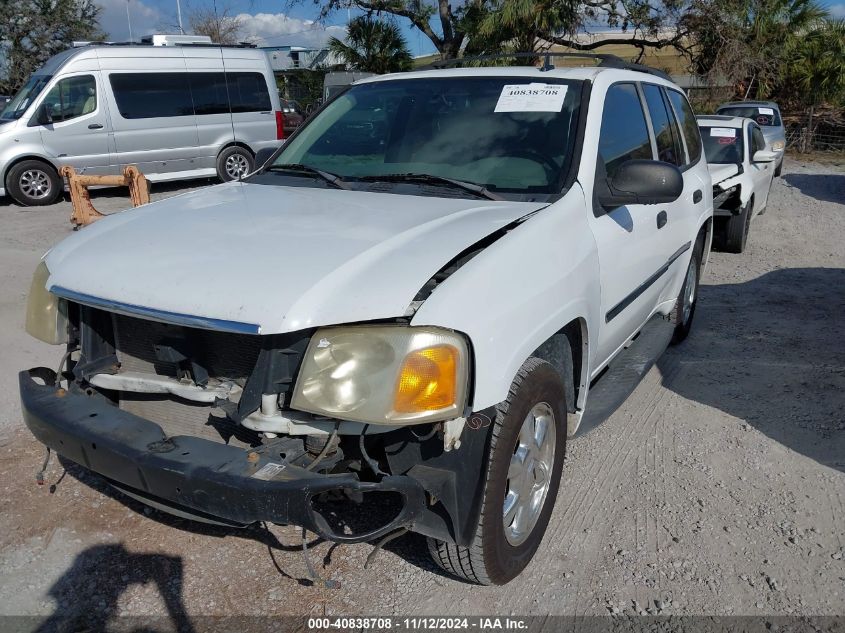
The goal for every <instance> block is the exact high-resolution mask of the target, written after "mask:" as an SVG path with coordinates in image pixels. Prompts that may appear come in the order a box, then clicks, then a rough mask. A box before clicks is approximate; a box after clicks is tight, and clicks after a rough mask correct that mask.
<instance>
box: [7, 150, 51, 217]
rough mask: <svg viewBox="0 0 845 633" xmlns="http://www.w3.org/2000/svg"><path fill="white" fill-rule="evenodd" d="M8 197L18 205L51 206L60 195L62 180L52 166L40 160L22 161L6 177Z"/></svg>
mask: <svg viewBox="0 0 845 633" xmlns="http://www.w3.org/2000/svg"><path fill="white" fill-rule="evenodd" d="M6 188H7V190H8V192H9V195H10V196H11V197H12V198H13V199H14V201H15V202H17V203H18V204H20V205H23V206H25V207H38V206H44V205H47V204H53V203H54V202H55V201H56V200H57V199H58V197H59V196H60V195H61V194H62V180H61V178H59V174H58V173H56V170H55V169H53V166H52V165H50V164H48V163H45V162H43V161H40V160H22V161H21V162H19V163H17V164H15V165H13V166H12V168H11V169H9V173H8V174H7V175H6Z"/></svg>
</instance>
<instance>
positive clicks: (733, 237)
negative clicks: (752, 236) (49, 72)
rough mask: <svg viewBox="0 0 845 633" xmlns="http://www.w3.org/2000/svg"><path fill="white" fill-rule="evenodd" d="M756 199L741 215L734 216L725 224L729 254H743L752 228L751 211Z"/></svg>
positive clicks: (726, 246) (751, 201)
mask: <svg viewBox="0 0 845 633" xmlns="http://www.w3.org/2000/svg"><path fill="white" fill-rule="evenodd" d="M753 207H754V198H751V199H750V200H749V201H748V204H746V205H745V206H744V207H742V211H740V213H739V215H732V216H731V217H730V218H728V222H727V224H725V250H726V251H728V252H729V253H741V252H742V251H744V250H745V244H746V242H747V241H748V229H749V228H750V226H751V209H752V208H753Z"/></svg>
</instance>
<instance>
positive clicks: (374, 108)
mask: <svg viewBox="0 0 845 633" xmlns="http://www.w3.org/2000/svg"><path fill="white" fill-rule="evenodd" d="M532 80H533V81H532ZM580 96H581V82H579V81H565V80H554V79H550V80H547V81H544V82H542V83H540V82H537V80H536V79H534V78H529V77H449V78H425V79H397V80H391V81H379V82H373V83H365V84H360V85H356V86H352V87H351V88H350V89H349V90H348V91H347V92H346V93H345V94H343V95H341V96H340V97H338V98H337V99H335V100H334V101H333V102H331V103H330V104H329V105H328V106H326V107H325V108H324V109H323V110H322V111H321V112H320V113H319V114H318V115H317V116H316V117H315V118H314V119H313V120H312V121H311V122H310V123H308V124H307V125H306V127H305V128H304V129H302V130H301V131H300V132H299V133H298V134H297V136H296V137H295V138H293V139H291V140H290V141H289V142H288V143H287V144H285V146H284V149H283V150H282V152H281V153H280V154H279V156H278V157H277V158H276V160H275V162H274V166H276V167H280V166H283V165H303V166H306V167H309V168H312V169H318V170H321V171H323V172H327V173H330V174H334V175H337V176H339V177H340V178H342V179H344V180H345V181H349V182H350V183H352V184H354V188H355V189H367V188H373V187H374V188H377V189H378V190H380V191H384V190H385V186H386V185H385V182H386V181H390V182H396V181H397V180H401V178H397V177H399V176H410V175H414V176H415V177H416V179H414V180H413V182H416V183H417V184H418V186H417V189H418V190H419V189H420V188H423V189H424V188H426V187H429V188H430V186H432V185H435V186H437V185H438V183H437V181H436V179H444V178H448V179H452V180H456V181H461V182H462V183H471V184H473V185H480V186H481V187H483V188H485V189H487V190H490V191H496V192H499V193H503V192H504V193H510V194H519V195H531V196H533V195H534V194H541V195H542V194H554V193H558V192H559V191H560V189H561V185H562V180H563V177H564V176H565V174H566V173H567V171H568V169H569V164H570V161H571V158H572V153H573V146H574V143H575V131H576V128H577V121H578V110H579V104H580ZM272 169H273V168H272V167H271V170H272ZM278 173H282V172H278ZM381 176H391V177H392V178H390V179H387V180H386V181H381V180H380V179H379V177H381ZM420 176H433V177H435V178H428V179H425V178H420ZM362 179H363V180H362ZM409 180H411V179H409ZM406 184H407V183H406ZM440 185H448V183H445V182H443V181H442V180H441V181H440ZM411 193H421V191H412V192H411ZM429 195H431V194H429ZM464 195H471V194H467V193H466V192H465V194H464Z"/></svg>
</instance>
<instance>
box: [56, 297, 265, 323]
mask: <svg viewBox="0 0 845 633" xmlns="http://www.w3.org/2000/svg"><path fill="white" fill-rule="evenodd" d="M49 291H50V292H52V293H53V294H54V295H56V296H58V297H61V298H62V299H67V300H68V301H73V302H75V303H81V304H83V305H86V306H90V307H92V308H102V309H103V310H105V311H107V312H115V313H117V314H125V315H126V316H133V317H138V318H141V319H147V320H148V321H159V322H161V323H171V324H173V325H186V326H188V327H196V328H201V329H203V330H215V331H218V332H234V333H235V334H261V326H260V325H256V324H255V323H241V322H240V321H227V320H225V319H212V318H209V317H202V316H196V315H193V314H180V313H178V312H168V311H166V310H156V309H155V308H146V307H144V306H138V305H134V304H131V303H120V302H119V301H112V300H110V299H101V298H100V297H93V296H91V295H87V294H84V293H81V292H76V291H75V290H69V289H67V288H63V287H62V286H51V287H50V288H49Z"/></svg>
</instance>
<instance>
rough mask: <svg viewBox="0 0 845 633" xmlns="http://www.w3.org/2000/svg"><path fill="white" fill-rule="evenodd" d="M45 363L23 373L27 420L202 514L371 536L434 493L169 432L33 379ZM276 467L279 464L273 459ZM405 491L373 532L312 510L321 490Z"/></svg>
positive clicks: (75, 451)
mask: <svg viewBox="0 0 845 633" xmlns="http://www.w3.org/2000/svg"><path fill="white" fill-rule="evenodd" d="M45 371H49V370H44V369H43V368H40V369H33V370H29V371H23V372H20V374H19V376H18V377H19V382H20V393H21V405H22V409H23V416H24V420H25V422H26V425H27V426H28V427H29V429H30V431H32V434H33V435H34V436H35V437H36V438H37V439H38V440H39V441H40V442H42V443H43V444H45V445H46V446H48V447H49V448H51V449H53V450H54V451H56V452H57V453H58V454H60V455H63V456H64V457H67V458H68V459H71V460H73V461H74V462H76V463H78V464H80V465H82V466H84V467H86V468H88V469H89V470H92V471H94V472H96V473H99V474H100V475H103V476H104V477H106V478H108V479H109V480H112V481H113V482H115V483H116V484H117V485H119V486H122V487H127V488H130V489H132V490H133V491H134V492H136V493H138V495H139V496H142V497H150V498H151V499H152V500H154V501H158V502H159V503H163V504H164V505H165V506H167V505H169V506H173V507H175V508H177V509H180V510H182V511H188V512H189V513H194V514H197V515H199V516H202V515H205V516H207V517H210V518H216V519H221V520H223V521H224V522H229V523H233V524H240V525H247V524H250V523H255V522H257V521H269V522H273V523H280V524H294V525H300V526H302V527H305V528H307V529H309V530H311V531H313V532H315V533H317V534H320V535H321V536H323V537H324V538H327V539H330V540H333V541H338V542H359V541H367V540H372V539H375V538H379V537H380V536H382V535H384V534H387V533H388V532H391V531H393V530H395V529H397V528H398V527H410V526H412V525H413V523H414V521H415V520H416V519H417V518H418V517H419V515H420V514H421V513H422V512H423V510H424V509H425V494H424V492H423V488H422V487H421V486H420V484H419V483H417V481H416V480H414V479H412V478H411V477H407V476H388V477H384V478H383V479H382V480H381V481H380V482H362V481H359V480H358V478H357V477H356V476H355V475H354V474H352V473H348V474H339V475H321V474H318V473H313V472H311V471H307V470H305V469H303V468H299V467H296V466H291V465H287V464H281V463H280V460H279V459H278V458H277V459H275V460H273V459H272V456H270V455H262V454H260V452H259V450H260V449H257V450H256V452H257V453H258V459H257V460H256V459H255V457H254V455H253V461H250V459H248V455H249V452H248V451H246V450H243V449H241V448H237V447H234V446H227V445H226V444H219V443H217V442H212V441H209V440H205V439H201V438H196V437H188V436H176V437H169V438H168V437H166V435H165V433H164V432H163V431H162V429H161V427H159V426H158V425H157V424H155V423H154V422H151V421H149V420H146V419H144V418H140V417H138V416H135V415H132V414H130V413H127V412H125V411H122V410H120V409H118V408H117V407H115V406H113V405H112V404H110V403H109V402H108V401H106V400H105V399H103V398H102V397H101V396H97V395H94V396H87V395H82V394H75V393H70V392H67V391H65V390H64V389H57V388H56V387H53V386H50V385H42V384H39V383H38V382H36V381H35V380H34V379H33V376H43V375H44V372H45ZM273 464H275V465H273ZM343 489H345V490H350V491H358V492H374V491H378V492H397V493H399V494H400V495H401V496H402V500H403V505H402V509H401V510H400V511H399V513H398V515H395V516H393V517H391V519H392V520H391V519H388V522H387V523H386V524H385V525H382V526H381V527H379V528H377V529H375V530H372V531H370V532H368V533H366V534H354V535H350V534H345V533H337V532H335V531H333V530H332V528H331V527H330V526H329V524H328V522H327V521H326V520H325V519H324V518H323V517H322V516H321V515H320V514H319V513H317V512H315V510H314V509H313V507H312V503H311V500H312V498H313V497H314V496H315V495H318V494H320V493H322V492H326V491H329V490H343Z"/></svg>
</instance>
